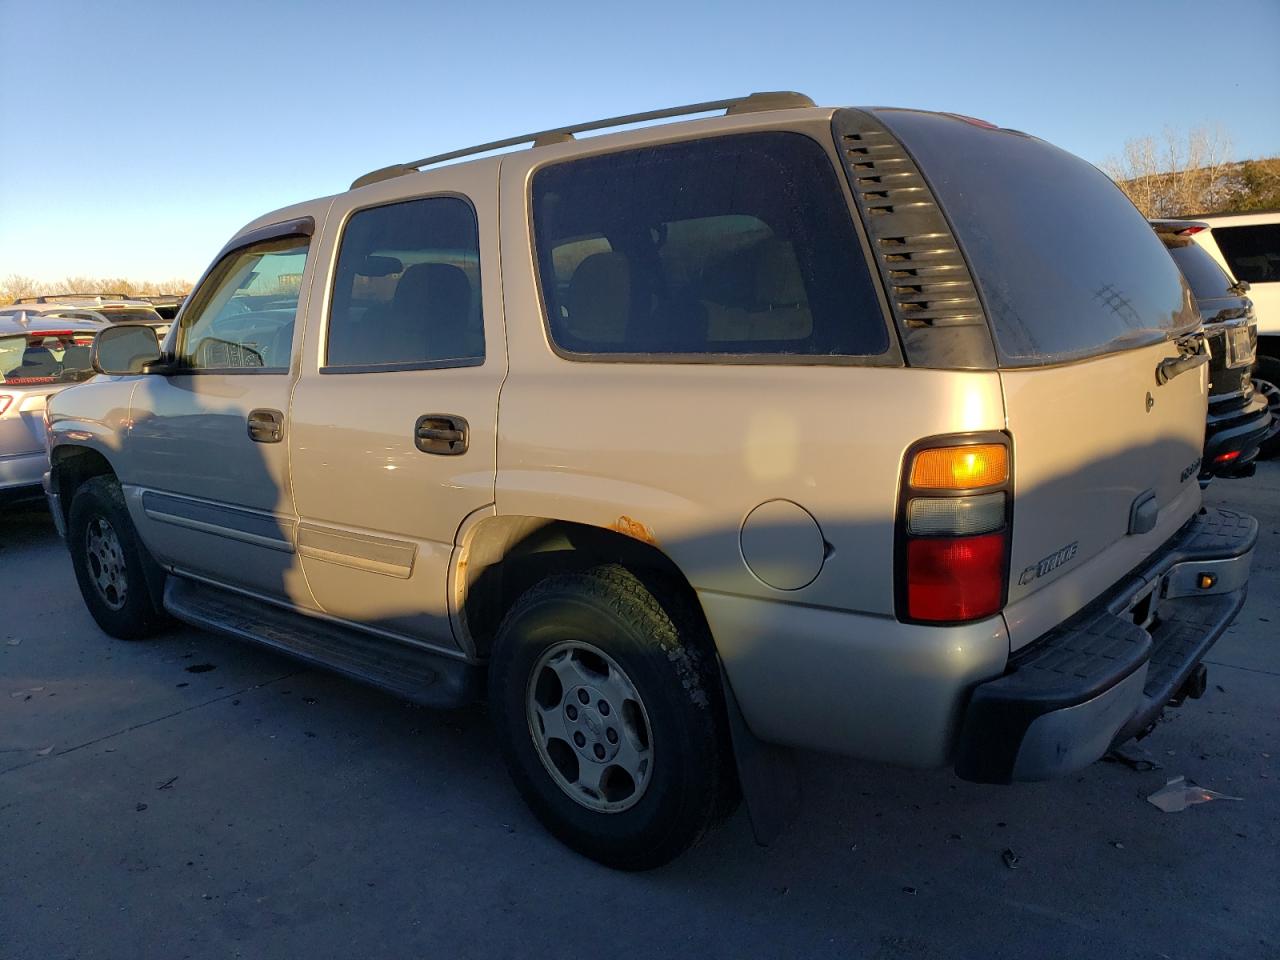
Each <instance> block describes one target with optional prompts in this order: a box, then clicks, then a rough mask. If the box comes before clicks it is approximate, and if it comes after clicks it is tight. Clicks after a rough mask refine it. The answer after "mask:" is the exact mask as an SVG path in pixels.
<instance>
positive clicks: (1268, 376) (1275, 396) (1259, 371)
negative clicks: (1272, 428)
mask: <svg viewBox="0 0 1280 960" xmlns="http://www.w3.org/2000/svg"><path fill="white" fill-rule="evenodd" d="M1253 389H1254V390H1255V391H1257V392H1258V393H1260V394H1262V395H1263V396H1264V397H1266V398H1267V407H1268V409H1270V411H1271V418H1272V421H1273V422H1274V421H1280V360H1277V359H1276V358H1275V357H1259V358H1258V362H1257V364H1256V365H1255V366H1254V368H1253ZM1276 456H1280V435H1277V436H1274V437H1272V438H1271V439H1270V440H1268V441H1267V442H1266V443H1264V444H1263V445H1262V447H1261V448H1260V449H1259V451H1258V459H1259V460H1270V459H1272V458H1273V457H1276Z"/></svg>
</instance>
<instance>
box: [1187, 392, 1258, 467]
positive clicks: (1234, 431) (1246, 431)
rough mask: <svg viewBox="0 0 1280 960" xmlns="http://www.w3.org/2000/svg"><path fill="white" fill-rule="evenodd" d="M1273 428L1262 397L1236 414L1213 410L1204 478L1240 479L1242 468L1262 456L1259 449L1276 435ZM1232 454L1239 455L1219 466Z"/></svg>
mask: <svg viewBox="0 0 1280 960" xmlns="http://www.w3.org/2000/svg"><path fill="white" fill-rule="evenodd" d="M1273 427H1274V424H1273V423H1272V417H1271V412H1270V410H1269V409H1268V407H1267V400H1266V398H1265V397H1263V396H1262V395H1261V394H1256V395H1255V396H1254V397H1253V399H1252V400H1250V401H1249V403H1248V404H1246V405H1244V406H1243V407H1240V408H1238V409H1236V410H1227V411H1221V412H1215V411H1213V410H1212V408H1211V409H1210V415H1209V419H1208V422H1207V425H1206V430H1205V442H1204V459H1203V461H1202V463H1203V466H1202V467H1201V471H1202V475H1208V476H1219V477H1230V476H1238V475H1240V468H1241V467H1242V466H1244V465H1245V464H1247V463H1250V462H1251V461H1252V460H1253V459H1254V457H1256V456H1257V455H1258V447H1259V446H1261V444H1262V443H1263V441H1264V440H1266V439H1267V437H1268V436H1271V435H1272V431H1273ZM1232 453H1234V454H1236V455H1235V456H1234V457H1232V458H1231V459H1230V460H1227V461H1223V462H1221V463H1219V462H1217V461H1218V458H1219V457H1223V456H1228V455H1230V454H1232Z"/></svg>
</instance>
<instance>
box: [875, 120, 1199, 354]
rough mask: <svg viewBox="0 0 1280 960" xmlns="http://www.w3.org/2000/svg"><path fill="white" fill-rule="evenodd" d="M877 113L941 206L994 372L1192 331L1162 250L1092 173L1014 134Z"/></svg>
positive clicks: (1180, 288) (1185, 300) (1111, 187)
mask: <svg viewBox="0 0 1280 960" xmlns="http://www.w3.org/2000/svg"><path fill="white" fill-rule="evenodd" d="M876 115H877V116H878V117H879V118H880V119H881V120H882V121H883V122H884V123H885V125H886V126H887V127H889V129H890V130H891V131H893V132H894V133H895V134H896V135H897V136H898V137H899V138H900V139H901V140H902V141H903V144H904V145H905V146H906V147H907V149H908V150H909V151H910V152H911V153H912V154H913V156H914V157H915V160H916V162H917V163H918V164H919V166H920V169H921V172H922V173H923V174H924V176H925V178H926V179H927V180H928V181H929V183H930V185H931V186H932V187H933V190H934V193H935V194H936V196H937V198H938V200H939V202H940V203H941V204H942V207H943V210H944V211H945V212H946V214H947V217H948V219H949V220H950V222H951V225H952V228H953V230H954V232H955V235H956V238H957V239H958V240H959V242H960V245H961V247H962V248H963V250H964V253H965V257H966V258H967V259H968V261H969V265H970V268H971V269H972V271H973V274H974V280H975V281H976V282H977V284H978V289H979V292H980V293H981V295H982V299H983V303H984V305H985V307H986V310H987V314H988V316H989V317H990V320H991V325H992V329H993V332H994V334H995V340H996V347H997V349H998V351H999V353H1000V357H1001V362H1002V363H1003V364H1004V365H1006V366H1034V365H1037V364H1048V363H1060V362H1063V361H1067V360H1073V359H1078V358H1082V357H1087V356H1092V355H1096V354H1100V353H1105V352H1108V351H1110V350H1118V349H1122V348H1124V347H1127V346H1136V345H1138V344H1141V343H1145V342H1151V341H1154V340H1158V339H1162V338H1163V337H1165V336H1167V334H1168V332H1169V331H1171V330H1174V329H1181V328H1185V327H1189V326H1193V325H1194V324H1195V323H1197V322H1198V316H1197V314H1196V311H1195V310H1193V309H1192V308H1191V302H1190V298H1189V296H1188V295H1187V293H1188V291H1187V289H1186V286H1185V285H1184V283H1183V280H1182V277H1181V275H1180V274H1179V272H1178V269H1177V268H1176V267H1175V266H1174V265H1173V262H1172V261H1171V260H1170V258H1169V255H1168V254H1167V253H1166V252H1165V249H1164V245H1163V244H1161V242H1160V240H1159V239H1158V238H1157V237H1156V235H1155V233H1154V232H1153V231H1152V229H1151V226H1150V225H1149V224H1148V223H1147V221H1146V220H1145V219H1144V218H1143V217H1142V215H1141V214H1140V213H1138V211H1137V210H1136V209H1135V208H1134V206H1133V204H1131V203H1130V202H1129V201H1128V200H1127V199H1126V198H1125V196H1124V194H1122V193H1121V192H1120V190H1119V189H1118V188H1117V187H1116V186H1115V184H1113V183H1112V182H1111V181H1110V180H1109V179H1108V178H1107V177H1106V176H1105V175H1104V174H1102V173H1101V172H1100V171H1099V170H1097V169H1096V168H1094V167H1093V166H1091V165H1090V164H1088V163H1086V162H1085V161H1083V160H1081V159H1080V158H1079V157H1075V156H1073V155H1071V154H1069V153H1067V152H1066V151H1064V150H1059V149H1058V148H1057V147H1054V146H1052V145H1050V144H1048V143H1045V142H1044V141H1043V140H1038V139H1036V138H1034V137H1029V136H1027V135H1026V134H1022V133H1018V132H1016V131H1012V130H996V129H988V128H986V127H983V126H979V125H977V124H975V123H972V122H968V121H965V120H961V119H958V118H955V117H950V116H945V115H940V114H929V113H919V112H915V111H908V110H881V111H876Z"/></svg>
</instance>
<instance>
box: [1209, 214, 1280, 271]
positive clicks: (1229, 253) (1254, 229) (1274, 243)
mask: <svg viewBox="0 0 1280 960" xmlns="http://www.w3.org/2000/svg"><path fill="white" fill-rule="evenodd" d="M1213 239H1215V240H1217V241H1218V249H1219V250H1221V251H1222V255H1223V257H1225V258H1226V261H1227V263H1228V264H1230V265H1231V272H1232V273H1234V274H1235V275H1236V279H1237V280H1248V281H1249V282H1250V283H1275V282H1276V281H1277V280H1280V223H1259V224H1255V225H1253V226H1248V227H1214V228H1213Z"/></svg>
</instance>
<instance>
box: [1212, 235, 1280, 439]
mask: <svg viewBox="0 0 1280 960" xmlns="http://www.w3.org/2000/svg"><path fill="white" fill-rule="evenodd" d="M1195 219H1196V220H1198V221H1200V222H1202V223H1204V224H1205V226H1207V227H1208V228H1209V229H1207V230H1201V231H1198V232H1196V233H1195V235H1194V237H1193V239H1194V240H1195V242H1196V243H1198V244H1199V245H1200V246H1202V247H1204V248H1205V249H1206V250H1208V251H1209V253H1210V254H1211V255H1212V256H1213V258H1214V259H1215V260H1217V261H1218V263H1219V264H1221V265H1222V266H1223V267H1224V268H1226V270H1227V271H1228V272H1229V273H1230V274H1231V275H1232V277H1233V278H1234V279H1236V280H1243V281H1245V282H1246V283H1248V284H1249V291H1248V292H1249V297H1250V298H1251V299H1252V300H1253V308H1254V311H1255V312H1256V313H1257V317H1258V360H1257V363H1256V365H1255V366H1254V369H1253V384H1254V387H1255V388H1256V389H1257V390H1258V392H1259V393H1261V394H1263V395H1264V396H1265V397H1266V398H1267V402H1268V403H1269V404H1270V405H1271V414H1272V417H1273V418H1275V419H1276V420H1277V421H1278V422H1280V210H1269V211H1265V212H1260V213H1237V214H1223V215H1220V216H1208V217H1196V218H1195ZM1261 456H1262V457H1263V458H1264V459H1265V458H1270V457H1275V456H1280V437H1272V438H1271V439H1269V440H1267V441H1266V442H1264V443H1263V446H1262V453H1261Z"/></svg>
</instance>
